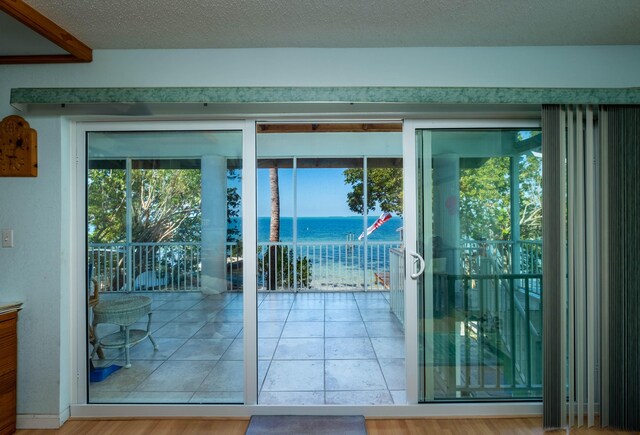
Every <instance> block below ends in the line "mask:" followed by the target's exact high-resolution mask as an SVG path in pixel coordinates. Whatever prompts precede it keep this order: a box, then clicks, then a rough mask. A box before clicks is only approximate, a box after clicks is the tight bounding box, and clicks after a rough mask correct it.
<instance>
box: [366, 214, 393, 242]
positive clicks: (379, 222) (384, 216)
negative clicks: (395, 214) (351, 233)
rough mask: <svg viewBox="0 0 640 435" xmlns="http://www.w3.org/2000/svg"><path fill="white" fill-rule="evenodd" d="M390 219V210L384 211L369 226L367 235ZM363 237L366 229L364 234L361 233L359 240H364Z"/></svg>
mask: <svg viewBox="0 0 640 435" xmlns="http://www.w3.org/2000/svg"><path fill="white" fill-rule="evenodd" d="M389 219H391V213H388V212H384V213H382V214H381V215H380V217H379V218H378V219H376V221H375V222H374V223H372V224H371V226H370V227H369V228H367V236H368V235H370V234H371V233H372V232H374V231H375V230H377V229H378V228H380V227H381V226H382V224H384V223H385V222H386V221H388V220H389ZM363 238H364V231H363V232H362V234H360V236H359V237H358V240H362V239H363Z"/></svg>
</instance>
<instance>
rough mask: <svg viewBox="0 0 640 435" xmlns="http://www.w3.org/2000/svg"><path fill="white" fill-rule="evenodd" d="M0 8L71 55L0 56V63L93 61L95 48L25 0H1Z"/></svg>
mask: <svg viewBox="0 0 640 435" xmlns="http://www.w3.org/2000/svg"><path fill="white" fill-rule="evenodd" d="M0 10H2V11H3V12H5V13H7V14H8V15H10V16H12V17H13V18H15V19H16V20H18V21H19V22H21V23H22V24H24V25H25V26H27V27H29V28H30V29H31V30H33V31H34V32H37V33H38V34H40V35H42V36H43V37H45V38H47V39H48V40H49V41H51V42H53V43H54V44H56V45H57V46H58V47H60V48H62V49H63V50H65V51H68V52H69V55H32V56H31V55H25V56H0V64H16V63H73V62H91V60H92V59H93V50H91V48H89V47H88V46H87V45H86V44H84V43H83V42H82V41H80V40H78V39H77V38H76V37H75V36H73V35H72V34H70V33H69V32H67V31H66V30H64V29H63V28H62V27H60V26H58V25H57V24H56V23H54V22H53V21H51V20H50V19H49V18H47V17H45V16H44V15H42V14H41V13H40V12H38V11H37V10H35V9H34V8H32V7H31V6H29V5H28V4H27V3H25V2H24V1H23V0H0Z"/></svg>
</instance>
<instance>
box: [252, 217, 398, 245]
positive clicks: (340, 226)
mask: <svg viewBox="0 0 640 435" xmlns="http://www.w3.org/2000/svg"><path fill="white" fill-rule="evenodd" d="M378 217H379V215H374V216H367V227H368V226H369V225H371V224H373V223H374V222H375V220H376V219H377V218H378ZM270 220H271V219H270V218H269V217H259V218H258V242H268V241H269V223H270ZM400 227H402V218H401V217H397V216H394V217H392V218H391V219H389V220H388V221H387V222H385V223H384V225H382V226H381V227H380V228H378V229H377V230H376V231H374V232H373V233H372V234H370V235H369V236H368V240H370V241H379V242H382V241H385V242H386V241H399V240H400V233H399V232H398V231H397V230H398V228H400ZM363 231H364V225H363V218H362V216H333V217H299V218H298V241H299V242H343V241H347V240H348V238H349V237H352V238H356V239H357V238H358V236H359V235H360V234H361V233H362V232H363ZM280 240H281V241H282V242H291V241H293V218H292V217H281V218H280Z"/></svg>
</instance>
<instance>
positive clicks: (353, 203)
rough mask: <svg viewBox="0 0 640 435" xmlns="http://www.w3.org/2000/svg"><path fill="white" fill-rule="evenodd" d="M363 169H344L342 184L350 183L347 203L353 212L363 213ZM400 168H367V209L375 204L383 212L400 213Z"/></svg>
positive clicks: (401, 196) (373, 208) (401, 198)
mask: <svg viewBox="0 0 640 435" xmlns="http://www.w3.org/2000/svg"><path fill="white" fill-rule="evenodd" d="M363 174H364V170H363V169H362V168H349V169H345V171H344V184H350V185H351V187H352V190H351V192H349V193H348V194H347V204H348V206H349V209H350V210H351V211H353V212H354V213H359V214H363V213H364V206H363V197H364V193H363V192H364V176H363ZM402 192H403V190H402V169H401V168H372V169H368V170H367V211H373V210H375V209H376V206H377V207H378V208H379V209H380V210H381V211H383V212H389V213H395V214H398V215H402V201H403V194H402Z"/></svg>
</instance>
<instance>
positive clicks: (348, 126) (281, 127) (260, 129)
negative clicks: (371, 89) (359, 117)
mask: <svg viewBox="0 0 640 435" xmlns="http://www.w3.org/2000/svg"><path fill="white" fill-rule="evenodd" d="M256 129H257V130H256V131H257V133H365V132H369V133H380V132H401V131H402V124H401V123H399V122H387V123H327V124H302V123H299V124H258V125H257V127H256Z"/></svg>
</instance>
